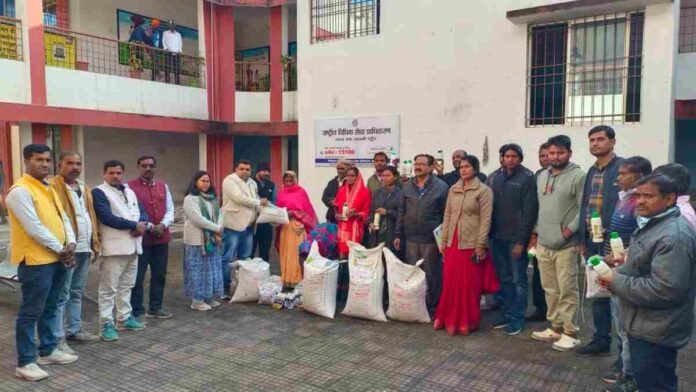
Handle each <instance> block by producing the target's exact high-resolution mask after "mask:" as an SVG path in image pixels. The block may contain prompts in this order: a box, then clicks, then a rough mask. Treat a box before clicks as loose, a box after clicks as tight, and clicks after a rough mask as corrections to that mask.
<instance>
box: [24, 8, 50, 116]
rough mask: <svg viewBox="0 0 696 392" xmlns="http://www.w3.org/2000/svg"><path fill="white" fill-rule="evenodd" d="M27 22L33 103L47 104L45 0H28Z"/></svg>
mask: <svg viewBox="0 0 696 392" xmlns="http://www.w3.org/2000/svg"><path fill="white" fill-rule="evenodd" d="M24 6H25V7H26V16H27V18H26V23H27V28H28V29H29V30H28V31H29V75H30V77H31V103H32V104H34V105H46V60H45V58H46V53H45V51H44V25H43V2H42V1H41V0H26V1H25V2H24Z"/></svg>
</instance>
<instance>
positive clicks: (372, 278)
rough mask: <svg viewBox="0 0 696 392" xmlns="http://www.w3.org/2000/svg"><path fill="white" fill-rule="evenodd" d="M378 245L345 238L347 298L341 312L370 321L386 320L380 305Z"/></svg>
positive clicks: (381, 267) (381, 285)
mask: <svg viewBox="0 0 696 392" xmlns="http://www.w3.org/2000/svg"><path fill="white" fill-rule="evenodd" d="M382 248H384V244H383V243H382V244H379V245H378V246H377V247H376V248H372V249H366V248H365V247H364V246H362V245H360V244H357V243H355V242H348V249H349V250H350V251H349V253H348V272H349V274H350V285H349V286H348V301H347V302H346V307H345V309H343V314H344V315H346V316H351V317H358V318H363V319H367V320H374V321H387V317H386V316H385V315H384V309H383V308H382V290H383V289H384V265H383V264H382Z"/></svg>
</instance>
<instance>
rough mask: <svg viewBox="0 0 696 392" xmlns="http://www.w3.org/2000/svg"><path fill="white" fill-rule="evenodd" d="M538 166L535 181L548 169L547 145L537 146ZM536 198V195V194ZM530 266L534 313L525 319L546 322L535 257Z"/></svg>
mask: <svg viewBox="0 0 696 392" xmlns="http://www.w3.org/2000/svg"><path fill="white" fill-rule="evenodd" d="M539 166H540V167H541V169H539V170H537V171H536V173H534V178H535V180H536V179H537V178H539V174H540V173H541V172H543V171H544V170H546V169H548V167H549V145H548V144H546V143H544V144H542V145H541V146H539ZM537 196H538V194H537ZM528 247H530V248H531V247H536V233H534V234H532V240H531V241H530V244H529V245H528ZM531 259H532V266H533V267H534V272H533V273H532V304H534V311H533V312H532V313H530V314H529V315H527V317H525V319H526V320H527V321H546V311H547V310H548V308H547V307H546V293H545V292H544V288H543V287H541V273H540V272H539V261H538V260H537V258H536V255H533V256H532V257H531Z"/></svg>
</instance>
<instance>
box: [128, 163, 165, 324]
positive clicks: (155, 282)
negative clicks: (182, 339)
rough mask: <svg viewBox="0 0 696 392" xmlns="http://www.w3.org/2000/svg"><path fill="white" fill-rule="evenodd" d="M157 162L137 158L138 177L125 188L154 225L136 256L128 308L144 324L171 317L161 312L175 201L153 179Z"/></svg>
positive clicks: (159, 183)
mask: <svg viewBox="0 0 696 392" xmlns="http://www.w3.org/2000/svg"><path fill="white" fill-rule="evenodd" d="M156 168H157V161H156V160H155V157H152V156H144V157H140V158H139V159H138V171H139V172H140V177H138V178H136V179H135V180H131V181H129V182H128V187H129V188H130V189H132V190H133V192H135V195H136V197H137V198H138V203H140V204H141V205H142V206H143V208H144V209H145V212H147V216H148V217H149V218H150V222H152V224H153V226H152V228H151V229H150V230H148V231H147V232H146V233H145V235H144V236H143V253H142V254H141V255H140V256H139V257H138V277H137V278H136V280H135V287H134V288H133V295H132V296H131V306H133V316H135V317H136V319H137V320H138V321H139V322H144V321H143V319H142V316H143V315H145V316H146V317H152V318H159V319H168V318H171V317H172V315H171V313H168V312H165V311H164V310H162V302H163V299H164V286H165V284H166V279H167V262H168V258H169V242H170V241H171V240H172V235H171V233H170V232H169V226H170V225H171V224H172V223H173V222H174V202H173V201H172V194H171V192H169V186H167V184H165V183H164V182H162V181H157V180H155V171H156ZM148 266H150V302H149V304H148V308H149V310H148V311H147V313H145V307H144V305H143V302H144V298H143V281H144V280H145V273H146V272H147V267H148Z"/></svg>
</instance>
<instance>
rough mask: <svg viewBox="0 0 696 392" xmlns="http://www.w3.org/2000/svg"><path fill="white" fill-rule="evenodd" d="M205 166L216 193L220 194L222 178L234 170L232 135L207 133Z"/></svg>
mask: <svg viewBox="0 0 696 392" xmlns="http://www.w3.org/2000/svg"><path fill="white" fill-rule="evenodd" d="M207 154H208V155H207V166H208V173H209V174H210V177H211V181H212V183H213V185H215V189H216V190H217V192H218V195H222V180H223V179H225V177H227V176H228V175H230V174H232V172H233V171H234V148H233V139H232V136H220V135H208V146H207Z"/></svg>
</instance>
